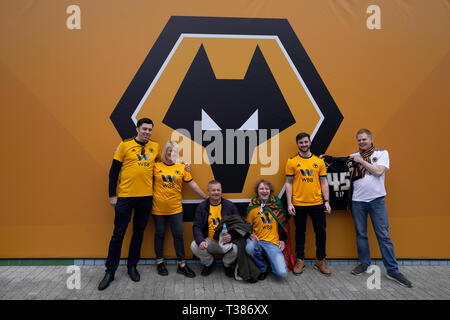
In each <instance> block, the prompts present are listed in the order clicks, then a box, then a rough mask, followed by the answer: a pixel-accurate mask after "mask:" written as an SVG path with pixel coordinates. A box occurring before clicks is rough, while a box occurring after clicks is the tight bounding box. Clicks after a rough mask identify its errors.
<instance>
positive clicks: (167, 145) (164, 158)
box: [161, 141, 181, 163]
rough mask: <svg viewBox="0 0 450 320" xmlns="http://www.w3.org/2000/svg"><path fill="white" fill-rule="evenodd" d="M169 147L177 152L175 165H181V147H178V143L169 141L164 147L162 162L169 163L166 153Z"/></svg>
mask: <svg viewBox="0 0 450 320" xmlns="http://www.w3.org/2000/svg"><path fill="white" fill-rule="evenodd" d="M169 147H172V148H174V149H175V151H176V153H177V154H176V156H175V159H174V160H173V162H174V163H181V161H180V147H178V143H176V142H175V141H167V143H166V145H165V146H164V148H163V150H162V153H161V160H162V161H163V162H167V159H166V153H167V149H169Z"/></svg>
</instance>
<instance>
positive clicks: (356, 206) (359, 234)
mask: <svg viewBox="0 0 450 320" xmlns="http://www.w3.org/2000/svg"><path fill="white" fill-rule="evenodd" d="M367 213H369V214H370V220H371V221H372V226H373V229H374V231H375V235H376V236H377V240H378V245H379V247H380V251H381V256H382V258H383V263H384V266H385V268H386V271H387V273H388V274H397V273H399V271H398V263H397V259H396V258H395V254H394V245H393V244H392V241H391V238H390V237H389V223H388V218H387V210H386V203H385V201H384V197H380V198H377V199H374V200H372V201H370V202H362V201H352V216H353V222H354V224H355V230H356V245H357V247H358V257H359V262H360V263H361V264H363V265H365V266H369V265H370V263H371V261H370V248H369V240H368V238H367Z"/></svg>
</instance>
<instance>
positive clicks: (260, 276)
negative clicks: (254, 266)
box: [258, 271, 268, 280]
mask: <svg viewBox="0 0 450 320" xmlns="http://www.w3.org/2000/svg"><path fill="white" fill-rule="evenodd" d="M267 273H268V272H267V271H266V272H261V273H260V274H259V277H258V280H264V279H265V278H266V276H267Z"/></svg>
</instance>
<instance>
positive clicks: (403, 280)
mask: <svg viewBox="0 0 450 320" xmlns="http://www.w3.org/2000/svg"><path fill="white" fill-rule="evenodd" d="M387 277H388V278H389V279H391V280H394V281H396V282H398V283H399V284H401V285H402V286H404V287H407V288H412V283H411V281H409V280H408V279H406V277H405V276H404V275H403V274H401V273H397V274H388V275H387Z"/></svg>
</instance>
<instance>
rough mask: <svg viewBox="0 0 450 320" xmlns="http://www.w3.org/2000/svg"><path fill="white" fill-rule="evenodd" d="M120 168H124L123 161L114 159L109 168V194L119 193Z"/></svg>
mask: <svg viewBox="0 0 450 320" xmlns="http://www.w3.org/2000/svg"><path fill="white" fill-rule="evenodd" d="M120 169H122V162H120V161H118V160H116V159H114V160H113V162H112V164H111V169H109V196H110V197H115V196H116V195H117V181H118V180H119V173H120Z"/></svg>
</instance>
